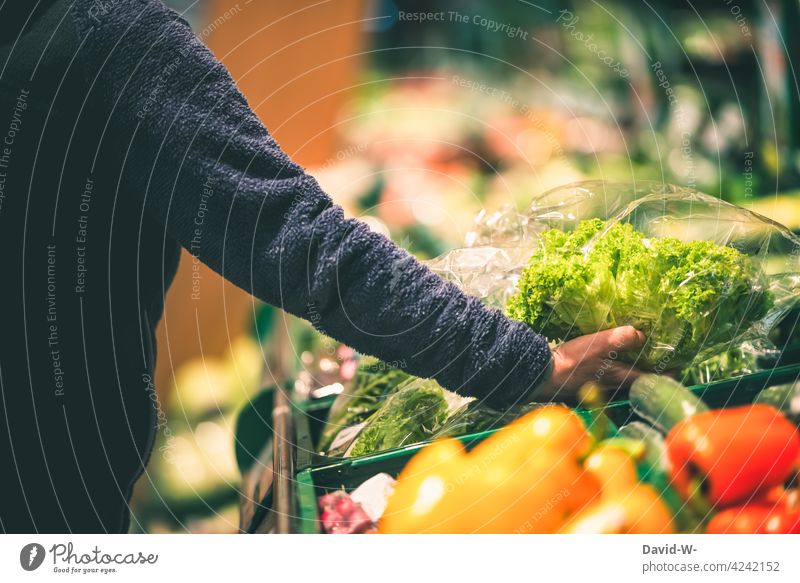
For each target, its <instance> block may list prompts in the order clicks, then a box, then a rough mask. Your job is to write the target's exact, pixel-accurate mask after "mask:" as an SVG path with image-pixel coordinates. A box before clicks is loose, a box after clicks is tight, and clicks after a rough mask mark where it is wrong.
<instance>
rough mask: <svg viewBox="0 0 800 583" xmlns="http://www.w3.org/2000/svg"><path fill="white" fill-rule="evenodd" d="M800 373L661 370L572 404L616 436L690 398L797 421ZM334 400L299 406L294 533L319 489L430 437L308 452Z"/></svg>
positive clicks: (313, 526)
mask: <svg viewBox="0 0 800 583" xmlns="http://www.w3.org/2000/svg"><path fill="white" fill-rule="evenodd" d="M799 378H800V364H795V365H788V366H782V367H779V368H775V369H772V370H768V371H760V372H757V373H753V374H748V375H742V376H739V377H736V378H731V379H726V380H722V381H717V382H714V383H709V384H704V385H695V386H691V387H687V388H686V389H685V391H686V393H683V390H684V389H683V387H682V386H681V385H679V384H678V383H674V385H673V382H671V381H670V380H669V379H667V378H666V377H658V380H657V383H656V388H655V389H654V390H653V389H651V388H650V387H648V385H647V383H637V385H636V386H635V388H634V389H633V390H632V393H631V398H630V399H626V400H621V401H616V402H612V403H610V404H608V405H607V406H605V407H602V408H600V409H597V410H582V409H577V410H576V412H577V413H578V415H579V416H580V417H581V418H582V419H583V420H584V422H585V425H586V427H587V428H588V429H587V430H588V431H589V433H597V432H598V431H599V432H600V433H602V434H604V436H605V437H613V436H617V437H619V435H620V430H619V428H622V431H621V435H624V436H629V437H631V438H637V439H638V438H640V437H642V434H644V435H647V431H645V430H646V429H647V428H649V427H655V428H656V429H657V430H660V431H663V432H666V431H665V430H668V429H669V428H671V427H672V426H673V425H674V424H675V423H676V421H675V420H676V418H680V417H681V416H682V415H684V414H685V410H686V409H687V404H691V403H695V402H696V401H694V400H692V398H696V399H699V400H701V401H702V402H703V403H704V407H703V408H704V409H705V408H711V409H712V410H714V409H720V408H735V407H741V406H745V405H748V404H751V403H754V402H762V403H769V404H772V405H776V406H778V407H779V408H783V409H784V410H785V411H786V412H787V414H788V415H794V417H793V419H794V420H798V421H800V385H795V382H796V381H798V379H799ZM676 386H677V387H679V389H678V390H679V392H677V393H676V392H674V389H675V388H676ZM651 393H652V394H651ZM792 396H793V397H794V399H795V402H794V404H792V400H791V398H792ZM331 403H332V400H331V399H325V400H323V401H321V402H316V403H311V404H306V406H305V407H299V408H297V409H296V415H295V419H296V427H297V432H298V434H297V443H296V452H297V459H298V466H297V474H296V484H295V488H296V495H297V505H296V508H295V513H294V520H293V530H294V531H295V532H300V533H316V532H320V529H321V527H322V523H321V522H320V513H319V500H320V498H321V497H323V496H324V495H326V494H329V493H331V492H336V491H340V490H344V491H346V492H351V491H353V490H355V489H356V488H357V487H358V486H359V485H361V484H362V483H364V482H366V481H367V480H369V479H370V478H372V477H373V476H376V475H379V474H388V475H390V476H392V477H396V476H397V475H398V474H400V472H401V471H402V470H403V468H404V467H405V466H406V464H407V463H408V462H409V460H410V459H412V458H413V457H414V456H415V455H416V454H418V453H419V452H420V451H422V450H424V449H425V448H426V447H427V446H428V445H429V444H430V443H431V441H432V440H430V439H429V440H425V441H422V442H418V443H412V444H409V445H404V446H402V447H398V448H393V449H389V450H386V451H380V452H376V453H371V454H369V455H365V456H361V457H347V458H331V457H328V456H323V455H320V454H313V455H311V456H309V455H307V454H308V452H310V451H312V452H313V451H315V449H314V448H313V447H312V446H310V444H311V443H313V437H314V436H317V435H321V433H320V432H321V430H322V429H323V427H324V425H323V420H324V418H325V411H326V410H329V407H330V405H331ZM792 407H794V409H796V411H793V410H792V409H791V408H792ZM309 409H310V411H311V414H309V411H308V410H309ZM790 411H793V413H792V412H790ZM599 419H603V423H604V424H605V425H604V428H603V429H597V428H598V427H600V424H598V420H599ZM465 430H466V429H465ZM500 431H502V430H500V429H487V430H485V431H478V432H469V433H466V434H464V435H459V436H457V439H458V440H459V441H460V442H461V443H463V444H464V445H465V446H466V448H467V449H470V448H472V447H473V446H475V445H476V444H477V443H479V442H481V441H483V440H485V439H487V438H489V437H490V436H492V435H495V434H497V433H498V432H500ZM598 441H601V440H599V439H598ZM640 471H642V470H641V469H640Z"/></svg>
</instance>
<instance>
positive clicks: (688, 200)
mask: <svg viewBox="0 0 800 583" xmlns="http://www.w3.org/2000/svg"><path fill="white" fill-rule="evenodd" d="M575 190H577V187H576V186H572V187H571V189H570V192H573V191H575ZM584 190H587V189H584ZM661 190H664V192H657V193H656V194H649V195H646V196H643V197H641V198H638V199H637V200H634V202H631V203H629V204H628V205H627V206H626V207H625V208H624V209H623V210H622V211H620V212H618V213H617V214H616V215H615V216H614V217H613V218H611V219H609V220H602V219H599V218H593V219H586V218H584V219H581V218H580V217H581V216H585V215H586V214H587V213H591V212H593V211H592V210H584V209H583V207H581V206H580V205H579V204H578V203H577V202H575V201H574V200H572V201H570V203H569V204H564V205H562V206H561V207H559V208H560V209H561V211H559V213H555V211H552V210H551V211H548V212H545V213H543V214H541V215H539V219H538V220H547V221H549V225H550V226H551V228H550V229H549V230H548V231H547V232H545V233H544V234H543V235H542V236H541V237H540V239H539V241H538V245H537V247H536V250H535V251H534V253H533V255H532V257H531V259H530V262H529V264H528V266H527V267H526V268H525V269H524V270H523V273H522V275H521V276H520V278H519V281H518V289H519V292H518V293H517V294H515V295H514V296H512V298H511V299H510V301H509V303H508V313H509V315H510V316H512V317H515V318H517V319H520V320H522V321H525V322H526V323H528V324H529V325H531V326H532V327H533V328H534V329H536V330H537V331H539V332H541V333H542V334H544V335H545V336H547V337H549V338H551V339H553V340H559V341H563V340H568V339H571V338H574V337H576V336H580V335H583V334H590V333H594V332H597V331H599V330H604V329H608V328H613V327H616V326H622V325H633V326H635V327H636V328H638V329H640V330H642V331H643V332H644V333H645V336H646V337H647V344H646V346H645V347H644V349H643V350H642V351H641V353H639V354H628V355H625V354H623V355H620V356H621V357H622V358H625V359H626V360H628V361H630V362H634V363H635V364H636V366H638V367H640V368H642V369H647V370H657V371H663V370H669V369H674V368H679V367H682V366H686V365H687V364H689V363H690V362H692V361H693V360H695V359H700V360H702V359H705V358H708V357H710V356H712V355H714V354H718V353H720V352H723V351H725V350H728V349H730V348H732V347H735V346H738V345H739V344H741V343H742V342H744V341H747V340H756V339H764V338H766V337H767V334H768V333H769V330H770V329H771V328H772V327H773V326H774V325H775V324H776V323H777V322H778V321H779V320H780V319H781V318H782V317H783V316H784V315H785V314H786V313H787V311H788V310H789V309H791V307H792V306H793V305H794V304H795V303H796V302H797V301H798V295H799V293H798V292H800V275H798V271H799V270H798V258H800V239H798V238H797V237H796V236H794V235H793V234H792V233H791V232H790V231H789V230H788V229H786V228H784V227H782V226H781V225H778V224H777V223H774V222H772V221H770V220H769V219H766V218H764V217H761V216H759V215H756V214H754V213H751V212H750V211H747V210H746V209H743V208H740V207H737V206H734V205H731V204H729V203H726V202H724V201H721V200H719V199H716V198H714V197H710V196H708V195H704V194H701V193H699V192H696V191H692V190H688V189H682V188H677V187H669V188H668V187H664V188H663V189H661ZM636 194H637V195H638V192H636ZM550 196H552V194H551V195H550ZM596 198H597V197H589V198H588V200H589V202H592V201H594V200H595V199H596ZM616 204H617V203H616V202H615V203H614V204H611V205H610V207H612V208H613V207H614V206H615V205H616ZM551 206H552V205H551ZM585 206H586V208H589V209H591V208H592V206H593V205H591V204H588V203H587V204H586V205H585ZM548 208H550V207H548ZM566 208H570V209H572V210H573V211H575V212H570V213H566V212H564V209H566ZM540 210H541V209H540ZM579 210H580V212H578V211H579ZM556 215H558V216H556ZM553 222H556V223H558V224H559V225H560V226H561V227H564V230H562V229H561V228H557V227H555V226H553Z"/></svg>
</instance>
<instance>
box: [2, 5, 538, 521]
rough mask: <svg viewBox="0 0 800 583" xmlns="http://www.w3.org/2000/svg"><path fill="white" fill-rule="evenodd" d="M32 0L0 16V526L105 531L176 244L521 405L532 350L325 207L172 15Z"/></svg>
mask: <svg viewBox="0 0 800 583" xmlns="http://www.w3.org/2000/svg"><path fill="white" fill-rule="evenodd" d="M7 4H8V3H7ZM33 4H35V3H34V2H25V3H23V2H19V3H16V5H17V8H12V7H8V6H7V5H6V7H4V8H2V9H0V139H3V138H4V137H6V134H7V132H8V131H11V129H10V128H12V129H13V134H14V135H13V136H12V138H13V139H12V140H11V142H12V143H11V144H10V145H8V144H7V145H6V146H7V149H6V150H5V151H4V150H2V149H0V173H2V175H1V176H0V181H2V182H0V185H1V186H2V190H0V243H1V244H2V245H0V249H2V250H3V251H2V252H3V257H4V269H5V273H6V282H13V284H12V285H4V286H3V288H4V289H2V291H0V306H2V307H1V308H0V309H2V315H0V323H2V328H0V330H2V332H0V333H2V335H3V343H2V344H3V349H2V351H0V367H2V368H0V373H2V374H1V375H0V376H2V379H0V380H1V381H2V392H3V397H4V401H3V407H4V411H5V412H6V415H0V425H3V427H0V467H1V468H2V475H3V476H5V479H7V480H8V479H10V478H9V476H17V477H18V480H16V482H14V481H13V480H12V482H13V483H12V486H11V493H10V494H9V493H6V492H4V495H3V497H2V498H0V505H2V506H0V510H1V512H0V530H9V531H14V530H39V531H42V530H44V531H48V530H49V531H67V530H90V531H91V530H111V531H114V530H119V529H122V528H125V524H126V516H127V509H126V507H125V505H126V501H127V499H128V497H129V494H130V488H131V485H132V483H133V481H134V480H135V479H136V477H137V476H138V475H139V474H140V473H141V471H142V468H143V467H144V465H145V463H146V460H147V457H148V455H149V451H150V449H151V448H152V442H153V433H154V428H156V427H158V428H159V429H162V430H163V425H162V424H161V423H160V420H159V414H163V408H162V406H161V405H160V404H158V403H157V400H155V399H154V398H153V397H154V392H153V388H152V384H151V382H150V379H151V375H152V370H153V367H154V359H155V348H154V337H155V332H154V330H155V326H156V324H157V322H158V320H159V318H160V316H161V313H162V310H163V298H164V293H165V292H166V289H167V288H168V286H169V284H170V282H171V281H172V278H173V277H174V274H175V270H176V268H177V262H178V256H179V246H183V247H185V248H187V249H189V250H190V251H191V252H192V253H193V254H194V255H195V256H196V257H198V258H199V259H200V260H201V261H203V262H204V263H206V264H207V265H209V266H210V267H211V268H213V269H214V270H216V271H217V272H219V273H220V274H222V275H223V276H224V277H225V278H227V279H228V280H230V281H232V282H234V283H235V284H236V285H238V286H239V287H241V288H243V289H245V290H247V291H248V292H250V293H252V294H253V295H255V296H256V297H258V298H260V299H261V300H263V301H265V302H268V303H270V304H274V305H276V306H280V307H281V308H283V309H284V310H286V311H287V312H290V313H292V314H295V315H297V316H300V317H302V318H306V319H310V320H313V322H314V323H315V325H317V326H318V327H319V328H320V329H321V330H323V331H324V332H325V333H326V334H328V335H330V336H332V337H334V338H336V339H338V340H340V341H342V342H344V343H346V344H348V345H350V346H352V347H354V348H356V349H357V350H359V351H361V352H363V353H367V354H372V355H375V356H378V357H380V358H383V359H387V360H392V361H398V360H399V361H404V362H405V363H406V365H407V369H408V371H409V372H411V373H413V374H416V375H421V376H426V377H434V378H436V379H437V380H438V381H439V382H441V384H442V385H444V386H445V387H448V388H450V389H453V390H456V391H459V392H461V393H463V394H468V395H475V396H478V397H481V398H485V399H487V400H488V401H490V402H491V403H493V404H494V405H496V406H505V405H507V404H510V403H513V402H515V401H517V400H522V399H526V398H529V397H530V394H531V390H532V388H533V387H534V386H535V385H536V383H537V382H538V381H539V380H540V378H541V376H542V375H543V374H544V371H545V370H546V368H547V366H548V364H549V361H550V352H549V350H548V347H547V343H546V341H545V340H544V339H543V338H542V337H540V336H538V335H537V334H535V333H533V331H532V330H530V329H529V328H528V327H527V326H525V325H523V324H521V323H518V322H513V321H510V320H508V319H507V318H505V317H504V316H503V315H502V314H501V313H499V312H497V311H493V310H489V309H486V308H485V307H483V306H482V305H481V304H480V302H479V301H478V300H476V299H474V298H471V297H468V296H466V295H464V294H463V293H461V292H460V291H459V290H458V289H457V288H456V287H455V286H453V285H452V284H449V283H445V282H443V281H442V280H441V279H439V278H438V277H437V276H435V275H434V274H433V273H431V272H430V271H429V270H428V269H427V268H425V267H424V266H422V265H421V264H420V263H418V262H417V261H415V260H413V259H412V258H410V256H409V255H408V254H407V253H406V252H405V251H403V250H402V249H400V248H398V247H397V246H395V245H394V244H393V243H392V242H391V241H389V240H387V239H386V238H384V237H383V236H381V235H379V234H376V233H374V232H371V231H370V230H369V229H368V228H367V226H366V225H365V224H363V223H361V222H359V221H356V220H352V219H345V218H344V216H343V214H342V210H341V208H339V207H338V206H336V205H334V204H332V202H331V200H330V199H329V198H328V196H326V195H325V193H324V192H322V191H321V190H320V188H319V185H318V184H317V182H316V181H315V180H314V179H313V178H312V177H311V176H309V175H308V174H306V173H305V172H304V171H303V169H302V168H300V167H299V166H298V165H297V164H295V163H293V162H292V161H291V160H289V158H288V157H287V156H286V155H285V154H284V153H283V152H282V151H281V150H280V148H279V147H278V145H277V144H276V143H275V141H274V140H273V139H272V138H271V137H270V135H269V134H268V133H267V131H266V129H265V128H264V127H263V126H262V125H261V123H260V122H259V121H258V119H257V117H256V116H255V114H254V113H253V112H252V111H251V110H250V108H249V107H248V105H247V102H246V101H245V99H244V97H243V96H242V95H241V93H240V92H239V91H238V90H237V89H236V86H235V85H234V83H233V81H232V80H231V77H230V76H229V74H228V72H227V71H226V70H225V68H224V67H223V66H222V65H221V64H220V63H219V62H218V61H217V60H216V59H215V58H214V57H213V56H212V55H211V53H210V52H209V51H208V50H207V49H206V48H205V47H204V46H203V45H202V43H200V42H199V41H198V40H197V39H196V38H195V36H194V35H193V34H192V32H191V30H190V29H189V27H188V26H187V25H186V23H185V22H184V21H182V20H181V19H180V18H178V17H177V15H176V14H175V13H173V12H172V11H170V10H168V9H166V8H165V7H164V6H163V5H162V4H161V3H160V2H158V1H148V0H76V1H74V2H72V1H71V0H49V1H45V2H42V3H40V4H39V5H38V8H37V9H35V10H33V9H32V8H31V6H32V5H33ZM20 6H22V8H20ZM4 152H5V154H4ZM3 156H5V158H4V157H3ZM220 333H224V331H220ZM6 436H9V439H6Z"/></svg>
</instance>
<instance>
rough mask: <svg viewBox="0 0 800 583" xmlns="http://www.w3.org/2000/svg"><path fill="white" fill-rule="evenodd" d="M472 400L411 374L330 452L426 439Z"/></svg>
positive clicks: (362, 451) (354, 453) (352, 452)
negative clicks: (409, 377) (356, 428)
mask: <svg viewBox="0 0 800 583" xmlns="http://www.w3.org/2000/svg"><path fill="white" fill-rule="evenodd" d="M469 401H470V399H468V398H464V397H460V396H458V395H456V394H455V393H451V392H450V391H446V390H444V389H443V388H442V387H441V386H439V384H438V383H437V382H436V381H434V380H431V379H420V378H415V377H412V378H411V379H410V380H408V381H406V382H405V383H403V385H402V386H400V387H399V388H398V389H397V390H396V391H395V392H394V393H392V394H391V395H390V396H389V398H387V399H386V402H385V403H384V404H383V405H382V406H381V407H380V408H379V409H378V410H377V411H376V412H375V413H374V414H373V415H372V416H371V417H370V418H369V419H368V420H367V421H366V422H365V423H364V424H363V427H360V428H359V430H358V431H357V432H354V434H353V435H352V436H351V437H350V439H349V440H348V441H343V442H342V443H339V444H337V446H336V448H334V449H331V450H329V451H328V454H329V455H345V456H347V457H358V456H363V455H367V454H370V453H375V452H379V451H383V450H387V449H392V448H395V447H401V446H403V445H409V444H412V443H418V442H420V441H425V440H426V439H430V438H431V437H433V435H435V433H436V432H437V431H438V430H439V429H440V428H441V427H442V425H443V424H444V423H445V421H446V420H447V418H448V417H449V415H450V414H451V413H453V412H454V411H457V410H459V409H460V408H462V407H463V406H464V405H465V404H466V403H468V402H469ZM337 441H340V440H337Z"/></svg>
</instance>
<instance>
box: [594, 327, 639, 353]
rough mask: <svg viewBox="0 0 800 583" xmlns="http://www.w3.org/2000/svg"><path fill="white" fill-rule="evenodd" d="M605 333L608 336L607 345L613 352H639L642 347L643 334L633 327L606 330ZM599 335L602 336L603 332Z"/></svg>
mask: <svg viewBox="0 0 800 583" xmlns="http://www.w3.org/2000/svg"><path fill="white" fill-rule="evenodd" d="M605 333H606V334H608V340H607V341H608V343H609V344H610V345H611V346H612V347H613V349H614V350H617V351H619V352H622V351H625V350H639V349H640V348H642V347H643V346H644V342H645V337H644V334H643V333H642V332H640V331H639V330H637V329H636V328H634V327H633V326H620V327H619V328H612V329H611V330H606V331H605ZM600 334H603V332H601V333H600Z"/></svg>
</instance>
